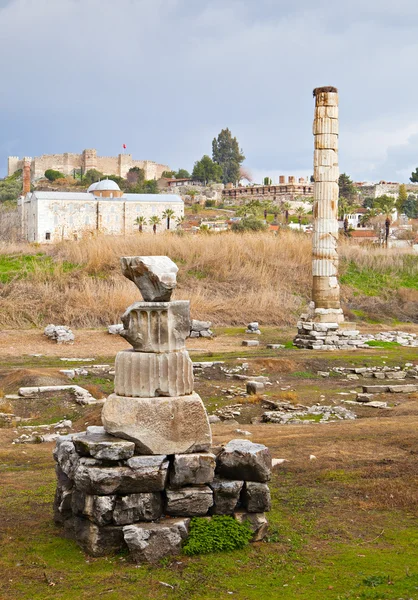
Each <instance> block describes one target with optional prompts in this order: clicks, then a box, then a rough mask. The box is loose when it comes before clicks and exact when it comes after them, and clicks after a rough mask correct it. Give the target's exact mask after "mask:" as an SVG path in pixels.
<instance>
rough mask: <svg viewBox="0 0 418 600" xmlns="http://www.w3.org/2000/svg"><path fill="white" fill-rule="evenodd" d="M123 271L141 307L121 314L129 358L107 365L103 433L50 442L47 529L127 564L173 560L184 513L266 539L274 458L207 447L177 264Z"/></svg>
mask: <svg viewBox="0 0 418 600" xmlns="http://www.w3.org/2000/svg"><path fill="white" fill-rule="evenodd" d="M121 263H122V270H123V273H124V274H125V275H126V276H127V277H128V278H129V279H131V280H132V281H133V282H134V283H135V284H136V285H137V287H138V288H139V289H140V291H141V293H142V295H143V298H144V300H145V301H144V302H135V303H134V304H132V306H130V307H129V308H128V309H127V310H126V312H125V314H124V315H123V317H122V322H123V326H124V328H123V331H122V333H121V335H122V336H123V337H124V338H125V339H126V340H127V341H128V342H129V343H130V344H131V346H132V349H130V350H123V351H122V352H119V354H118V355H117V357H116V364H115V393H114V394H111V395H110V396H109V397H108V398H107V400H106V401H105V404H104V407H103V413H102V422H103V427H88V428H87V431H86V432H83V433H78V434H71V435H67V436H61V437H60V438H58V440H57V444H56V449H55V451H54V457H55V460H56V463H57V465H56V472H57V480H58V481H57V489H56V496H55V503H54V515H55V521H56V523H58V524H61V525H63V527H64V529H65V531H66V533H67V535H69V536H70V537H72V538H74V539H75V540H76V541H77V543H78V544H79V545H80V546H81V547H82V548H83V549H84V550H85V551H86V552H87V553H89V554H91V555H93V556H102V555H106V554H109V553H114V552H117V551H119V550H122V549H124V548H126V547H127V548H128V550H129V552H130V554H131V556H132V558H133V560H134V561H136V562H155V561H157V560H159V559H160V558H162V557H164V556H167V555H170V554H178V553H179V551H180V550H181V545H182V543H183V541H184V540H185V539H186V538H187V535H188V528H189V523H190V518H191V517H193V516H210V515H232V516H234V517H235V518H236V519H237V520H239V521H240V522H243V521H248V522H249V523H250V526H251V528H252V530H253V534H254V535H253V541H258V540H261V539H263V537H264V536H265V535H266V532H267V520H266V518H265V515H264V513H265V512H266V511H268V510H269V509H270V492H269V488H268V485H267V482H268V480H269V478H270V470H271V464H272V461H271V456H270V453H269V450H268V448H266V447H265V446H263V445H261V444H253V443H252V442H250V441H248V440H232V441H231V442H229V443H228V444H227V445H226V446H224V447H219V448H213V447H212V446H211V444H212V436H211V430H210V425H209V421H208V416H207V413H206V410H205V407H204V405H203V402H202V400H201V398H200V397H199V395H198V394H196V393H195V392H194V391H193V365H192V362H191V360H190V358H189V355H188V352H187V350H186V349H185V340H186V338H187V337H188V336H189V332H190V306H189V302H188V301H178V300H177V301H172V300H171V294H172V291H173V290H174V288H175V286H176V273H177V270H178V269H177V266H176V265H175V264H174V263H173V262H172V261H171V260H170V259H169V258H167V257H124V258H122V259H121Z"/></svg>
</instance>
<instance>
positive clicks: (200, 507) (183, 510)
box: [165, 485, 213, 517]
mask: <svg viewBox="0 0 418 600" xmlns="http://www.w3.org/2000/svg"><path fill="white" fill-rule="evenodd" d="M166 496H167V501H166V507H165V512H166V513H167V514H168V515H172V516H178V517H199V516H203V515H206V514H207V512H208V510H209V509H210V507H211V506H212V504H213V493H212V490H211V489H210V487H208V486H206V485H201V486H196V487H184V488H180V489H179V490H166Z"/></svg>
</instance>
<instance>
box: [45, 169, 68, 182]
mask: <svg viewBox="0 0 418 600" xmlns="http://www.w3.org/2000/svg"><path fill="white" fill-rule="evenodd" d="M45 177H46V178H47V179H48V180H49V181H55V180H56V179H64V178H65V175H64V173H61V171H55V170H54V169H47V170H46V171H45Z"/></svg>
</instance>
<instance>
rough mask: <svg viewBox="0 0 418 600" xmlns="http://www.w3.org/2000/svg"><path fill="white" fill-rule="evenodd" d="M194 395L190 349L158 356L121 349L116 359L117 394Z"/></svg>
mask: <svg viewBox="0 0 418 600" xmlns="http://www.w3.org/2000/svg"><path fill="white" fill-rule="evenodd" d="M192 392H193V363H192V361H191V360H190V357H189V353H188V352H187V350H179V351H178V352H169V353H163V354H155V353H152V352H135V351H134V350H122V352H119V353H118V354H117V356H116V363H115V393H116V394H117V395H118V396H129V397H137V398H152V397H158V396H185V395H187V394H191V393H192Z"/></svg>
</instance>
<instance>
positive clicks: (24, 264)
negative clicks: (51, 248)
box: [0, 252, 78, 283]
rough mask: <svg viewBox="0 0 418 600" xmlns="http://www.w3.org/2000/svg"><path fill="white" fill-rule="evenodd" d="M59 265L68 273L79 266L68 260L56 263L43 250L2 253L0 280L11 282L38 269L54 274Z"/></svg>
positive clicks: (0, 258)
mask: <svg viewBox="0 0 418 600" xmlns="http://www.w3.org/2000/svg"><path fill="white" fill-rule="evenodd" d="M57 266H59V267H60V268H62V271H63V272H64V273H68V272H70V271H72V270H74V269H76V268H77V267H78V265H74V264H72V263H70V262H66V261H64V262H62V263H55V262H54V260H53V259H52V257H51V256H47V255H46V254H44V253H43V252H38V253H37V254H15V255H8V254H1V255H0V282H1V283H9V282H10V281H12V280H13V279H16V278H18V279H21V278H24V277H28V276H29V275H30V274H33V273H34V272H35V271H38V270H41V271H42V272H44V273H47V274H53V272H54V269H55V268H56V267H57Z"/></svg>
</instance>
